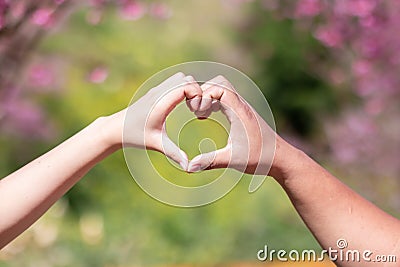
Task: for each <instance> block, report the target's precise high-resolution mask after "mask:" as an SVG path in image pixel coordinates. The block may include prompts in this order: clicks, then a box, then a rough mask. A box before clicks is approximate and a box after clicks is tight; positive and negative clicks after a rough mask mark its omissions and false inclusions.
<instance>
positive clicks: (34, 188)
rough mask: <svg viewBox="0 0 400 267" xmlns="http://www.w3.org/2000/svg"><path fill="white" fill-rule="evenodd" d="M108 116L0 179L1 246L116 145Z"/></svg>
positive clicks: (32, 220)
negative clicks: (111, 134)
mask: <svg viewBox="0 0 400 267" xmlns="http://www.w3.org/2000/svg"><path fill="white" fill-rule="evenodd" d="M106 121H107V118H101V119H97V120H96V121H95V122H93V123H91V124H90V125H89V126H88V127H86V128H85V129H83V130H82V131H80V132H79V133H77V134H76V135H74V136H72V137H71V138H70V139H68V140H66V141H65V142H63V143H62V144H60V145H59V146H57V147H55V148H54V149H52V150H51V151H49V152H47V153H46V154H44V155H42V156H41V157H39V158H37V159H36V160H34V161H32V162H31V163H29V164H28V165H26V166H24V167H23V168H21V169H19V170H17V171H16V172H14V173H12V174H10V175H9V176H7V177H5V178H4V179H2V180H0V218H1V219H0V248H1V247H3V246H5V245H6V244H7V243H8V242H10V241H11V240H12V239H13V238H15V237H16V236H17V235H19V234H20V233H21V232H23V231H24V230H25V229H26V228H28V227H29V226H30V225H31V224H32V223H33V222H34V221H36V220H37V219H38V218H39V217H40V216H41V215H42V214H43V213H44V212H46V211H47V209H48V208H49V207H50V206H51V205H52V204H54V202H56V201H57V200H58V199H59V198H60V197H61V196H62V195H63V194H65V193H66V192H67V191H68V190H69V189H70V188H71V187H72V186H73V185H74V184H75V183H76V182H78V181H79V180H80V179H81V178H82V177H83V176H84V175H85V174H86V173H87V172H88V171H89V170H90V169H91V168H92V167H93V166H94V165H95V164H96V163H98V162H99V161H100V160H102V159H103V158H104V157H106V156H107V155H109V154H111V153H112V152H114V151H115V150H117V149H118V148H119V146H118V145H117V144H113V143H111V142H110V140H111V139H110V138H108V136H107V134H108V132H107V129H104V127H106V125H107V123H106Z"/></svg>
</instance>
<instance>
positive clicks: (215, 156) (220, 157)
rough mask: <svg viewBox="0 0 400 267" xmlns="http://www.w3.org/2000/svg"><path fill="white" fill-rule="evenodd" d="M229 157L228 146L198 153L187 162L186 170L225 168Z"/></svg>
mask: <svg viewBox="0 0 400 267" xmlns="http://www.w3.org/2000/svg"><path fill="white" fill-rule="evenodd" d="M230 158H231V153H230V149H229V148H228V147H225V148H222V149H218V150H215V151H212V152H208V153H204V154H200V155H197V156H196V157H194V158H193V159H192V160H191V161H190V162H189V166H188V168H187V171H188V172H198V171H200V170H209V169H218V168H227V167H228V166H229V161H230Z"/></svg>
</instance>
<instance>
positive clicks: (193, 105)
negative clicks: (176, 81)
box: [185, 75, 203, 112]
mask: <svg viewBox="0 0 400 267" xmlns="http://www.w3.org/2000/svg"><path fill="white" fill-rule="evenodd" d="M185 80H186V81H187V82H188V86H193V87H194V88H193V89H192V90H186V91H185V97H186V105H187V106H188V108H189V110H190V111H191V112H194V111H196V110H198V109H199V107H200V103H201V95H202V93H203V91H202V90H201V88H200V85H199V84H198V83H197V82H196V81H195V79H194V78H193V76H190V75H189V76H186V77H185Z"/></svg>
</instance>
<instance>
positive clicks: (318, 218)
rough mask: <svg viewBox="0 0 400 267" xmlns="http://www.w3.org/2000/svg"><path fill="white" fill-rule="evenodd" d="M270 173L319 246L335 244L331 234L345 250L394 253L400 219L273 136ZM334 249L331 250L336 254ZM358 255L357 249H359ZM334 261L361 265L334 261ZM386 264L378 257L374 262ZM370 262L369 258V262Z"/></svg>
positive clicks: (399, 252) (398, 245) (398, 254)
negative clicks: (275, 144)
mask: <svg viewBox="0 0 400 267" xmlns="http://www.w3.org/2000/svg"><path fill="white" fill-rule="evenodd" d="M271 175H272V176H274V177H275V179H276V180H277V181H278V182H279V183H280V184H281V186H282V187H283V189H284V190H285V191H286V193H287V194H288V196H289V198H290V200H291V201H292V203H293V205H294V206H295V208H296V210H297V212H298V213H299V214H300V216H301V217H302V219H303V220H304V222H305V223H306V225H307V227H308V228H309V229H310V230H311V232H312V233H313V234H314V236H315V237H316V238H317V240H318V242H319V243H320V244H321V246H322V247H323V248H325V249H328V248H329V247H331V248H332V249H338V247H337V244H336V242H337V240H339V239H341V238H343V239H345V240H346V241H347V243H348V247H347V248H346V249H349V250H355V249H357V250H359V251H360V253H363V251H366V250H370V251H372V252H373V254H371V255H369V256H368V257H369V258H371V259H372V260H373V259H374V258H375V256H377V255H396V257H397V261H399V259H400V243H399V242H400V221H399V220H398V219H396V218H394V217H392V216H390V215H389V214H387V213H385V212H384V211H382V210H380V209H379V208H378V207H376V206H375V205H373V204H372V203H371V202H369V201H368V200H366V199H364V198H363V197H361V196H360V195H359V194H357V193H356V192H354V191H353V190H352V189H350V188H349V187H348V186H346V185H345V184H343V183H342V182H341V181H340V180H338V179H337V178H336V177H334V176H333V175H331V174H330V173H329V172H328V171H326V170H325V169H324V168H322V167H321V166H320V165H318V164H317V163H316V162H315V161H313V160H312V159H311V158H309V157H308V156H307V155H306V154H304V153H303V152H301V151H299V150H297V149H295V148H294V147H292V146H290V145H289V144H288V143H286V142H285V141H283V140H282V139H280V138H278V145H277V150H276V154H275V160H274V164H273V168H272V170H271ZM336 255H337V254H336ZM361 257H362V255H361ZM337 263H338V264H339V265H340V266H364V265H365V264H366V262H365V261H363V259H361V261H360V262H359V263H356V262H351V261H350V262H346V261H343V262H339V261H338V262H337ZM375 264H376V265H379V266H383V265H384V266H387V265H389V264H388V263H387V265H385V264H384V263H375ZM371 265H373V263H371Z"/></svg>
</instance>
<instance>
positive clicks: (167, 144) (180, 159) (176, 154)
mask: <svg viewBox="0 0 400 267" xmlns="http://www.w3.org/2000/svg"><path fill="white" fill-rule="evenodd" d="M160 152H162V153H164V155H166V156H167V157H169V158H170V159H172V160H173V161H175V162H176V163H178V164H179V165H180V166H181V167H182V169H183V170H185V171H186V170H187V168H188V163H189V162H188V157H187V155H186V153H185V152H184V151H183V150H181V149H180V148H179V147H178V146H177V145H176V144H175V143H174V142H172V140H171V139H169V137H168V135H167V133H166V132H165V133H163V136H162V149H161V151H160Z"/></svg>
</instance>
